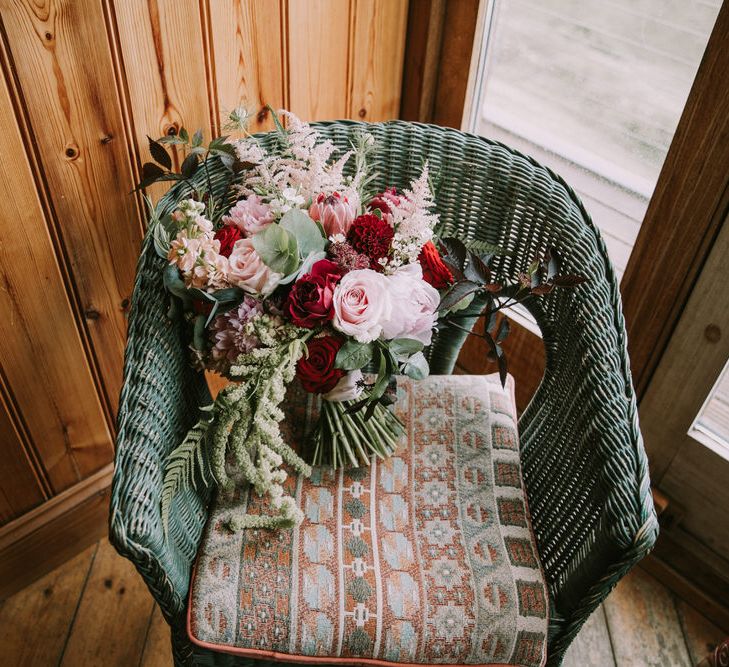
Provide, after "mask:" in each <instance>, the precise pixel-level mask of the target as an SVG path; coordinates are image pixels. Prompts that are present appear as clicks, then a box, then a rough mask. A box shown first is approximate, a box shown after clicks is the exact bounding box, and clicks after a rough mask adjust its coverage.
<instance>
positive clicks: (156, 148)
mask: <svg viewBox="0 0 729 667" xmlns="http://www.w3.org/2000/svg"><path fill="white" fill-rule="evenodd" d="M147 139H148V141H149V152H150V154H151V155H152V158H153V159H154V161H155V162H157V163H158V164H161V165H162V166H163V167H164V168H165V169H172V158H171V157H170V154H169V153H168V152H167V151H166V150H165V147H164V146H163V145H162V144H161V143H159V142H158V141H155V140H154V139H152V137H149V136H148V137H147Z"/></svg>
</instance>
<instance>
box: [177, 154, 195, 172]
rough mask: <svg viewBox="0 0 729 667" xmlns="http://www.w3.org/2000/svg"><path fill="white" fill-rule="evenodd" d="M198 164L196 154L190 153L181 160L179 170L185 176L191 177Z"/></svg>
mask: <svg viewBox="0 0 729 667" xmlns="http://www.w3.org/2000/svg"><path fill="white" fill-rule="evenodd" d="M198 165H199V162H198V160H197V155H195V154H194V153H191V154H190V155H188V156H187V157H186V158H185V159H184V160H183V162H182V167H181V168H180V171H181V172H182V175H183V176H184V177H185V178H192V177H193V176H194V175H195V172H196V171H197V167H198Z"/></svg>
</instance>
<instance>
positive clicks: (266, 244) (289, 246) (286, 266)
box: [253, 224, 300, 276]
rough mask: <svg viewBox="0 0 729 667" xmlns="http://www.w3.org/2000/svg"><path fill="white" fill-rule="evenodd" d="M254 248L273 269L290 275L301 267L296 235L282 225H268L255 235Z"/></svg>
mask: <svg viewBox="0 0 729 667" xmlns="http://www.w3.org/2000/svg"><path fill="white" fill-rule="evenodd" d="M253 248H254V249H255V251H256V252H257V253H258V256H259V257H260V258H261V260H262V261H263V263H264V264H265V265H266V266H268V267H269V268H270V269H271V270H272V271H276V273H281V274H283V275H284V276H288V275H289V274H290V273H293V272H294V271H296V269H298V268H299V264H300V260H299V245H298V243H297V241H296V237H295V236H294V235H293V234H291V233H290V232H288V231H287V230H286V229H284V228H283V227H281V225H278V224H273V225H268V227H266V229H264V230H263V231H262V232H259V233H258V234H256V235H255V236H254V237H253Z"/></svg>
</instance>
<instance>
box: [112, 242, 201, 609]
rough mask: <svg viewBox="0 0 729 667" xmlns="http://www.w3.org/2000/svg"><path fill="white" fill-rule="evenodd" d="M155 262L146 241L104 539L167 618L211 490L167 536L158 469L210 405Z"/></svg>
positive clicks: (182, 586)
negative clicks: (127, 561)
mask: <svg viewBox="0 0 729 667" xmlns="http://www.w3.org/2000/svg"><path fill="white" fill-rule="evenodd" d="M161 263H162V260H160V259H159V258H158V257H157V256H156V254H155V252H154V247H153V243H152V238H151V236H150V235H147V238H146V239H145V241H144V245H143V249H142V253H141V257H140V260H139V266H138V269H137V278H136V282H135V287H134V295H133V299H132V311H131V315H130V321H129V332H128V343H127V350H126V357H125V363H124V388H123V390H122V393H121V397H120V403H119V414H118V420H117V424H118V435H117V452H116V468H115V471H114V479H113V483H112V497H111V512H110V526H109V538H110V541H111V542H112V544H114V546H115V547H116V549H117V550H118V551H119V552H120V553H121V554H122V555H123V556H126V557H127V558H129V559H130V560H132V562H134V564H135V565H136V567H137V569H138V570H139V572H140V574H141V575H142V577H143V578H144V580H145V582H146V583H147V586H148V587H149V589H150V591H151V592H152V594H153V595H154V597H155V599H156V600H157V601H158V602H159V604H160V607H161V608H162V611H163V612H164V614H165V616H166V617H167V618H168V619H169V620H174V619H175V618H176V617H179V615H180V614H181V613H183V612H184V610H185V606H186V598H187V591H188V586H189V580H190V568H191V564H192V561H193V559H194V557H195V553H196V550H197V545H198V542H199V539H200V534H201V532H202V528H203V526H204V523H205V519H206V514H207V505H208V501H209V499H210V498H209V492H208V491H207V490H205V489H200V492H199V493H198V492H195V491H194V490H190V491H187V492H184V493H182V494H180V495H179V497H177V498H176V499H175V501H174V502H173V504H172V508H171V512H170V519H169V534H168V536H167V537H166V538H165V536H164V535H163V530H162V521H161V516H160V497H161V494H162V481H163V475H164V465H165V460H166V457H167V455H168V453H169V452H170V451H171V450H172V449H174V448H175V447H177V446H178V445H179V444H180V442H181V440H182V438H183V437H184V434H185V433H186V432H187V431H188V430H189V428H190V427H191V426H192V425H193V423H194V422H195V421H196V420H197V416H198V414H199V411H198V408H199V406H201V405H205V404H208V403H210V402H211V400H212V399H211V398H210V393H209V392H208V389H207V386H206V384H205V380H204V377H203V376H202V374H199V373H196V372H195V371H193V370H192V368H191V366H190V361H189V356H188V353H187V346H186V344H185V343H184V342H183V340H182V333H181V331H180V323H179V322H175V321H173V320H171V319H170V318H169V317H168V315H167V311H168V307H169V297H168V296H167V294H166V292H165V290H164V289H163V288H162V284H161V276H162V271H161Z"/></svg>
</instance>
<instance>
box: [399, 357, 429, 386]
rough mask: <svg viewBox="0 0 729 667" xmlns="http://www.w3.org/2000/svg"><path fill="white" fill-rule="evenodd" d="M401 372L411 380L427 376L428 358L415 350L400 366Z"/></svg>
mask: <svg viewBox="0 0 729 667" xmlns="http://www.w3.org/2000/svg"><path fill="white" fill-rule="evenodd" d="M402 372H403V373H404V374H405V375H407V376H408V377H410V378H412V379H413V380H422V379H423V378H427V377H428V374H429V373H430V366H428V360H427V359H426V358H425V355H424V354H423V353H422V352H417V353H416V354H414V355H413V356H412V357H410V359H408V360H407V363H406V364H405V365H404V366H403V367H402Z"/></svg>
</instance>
